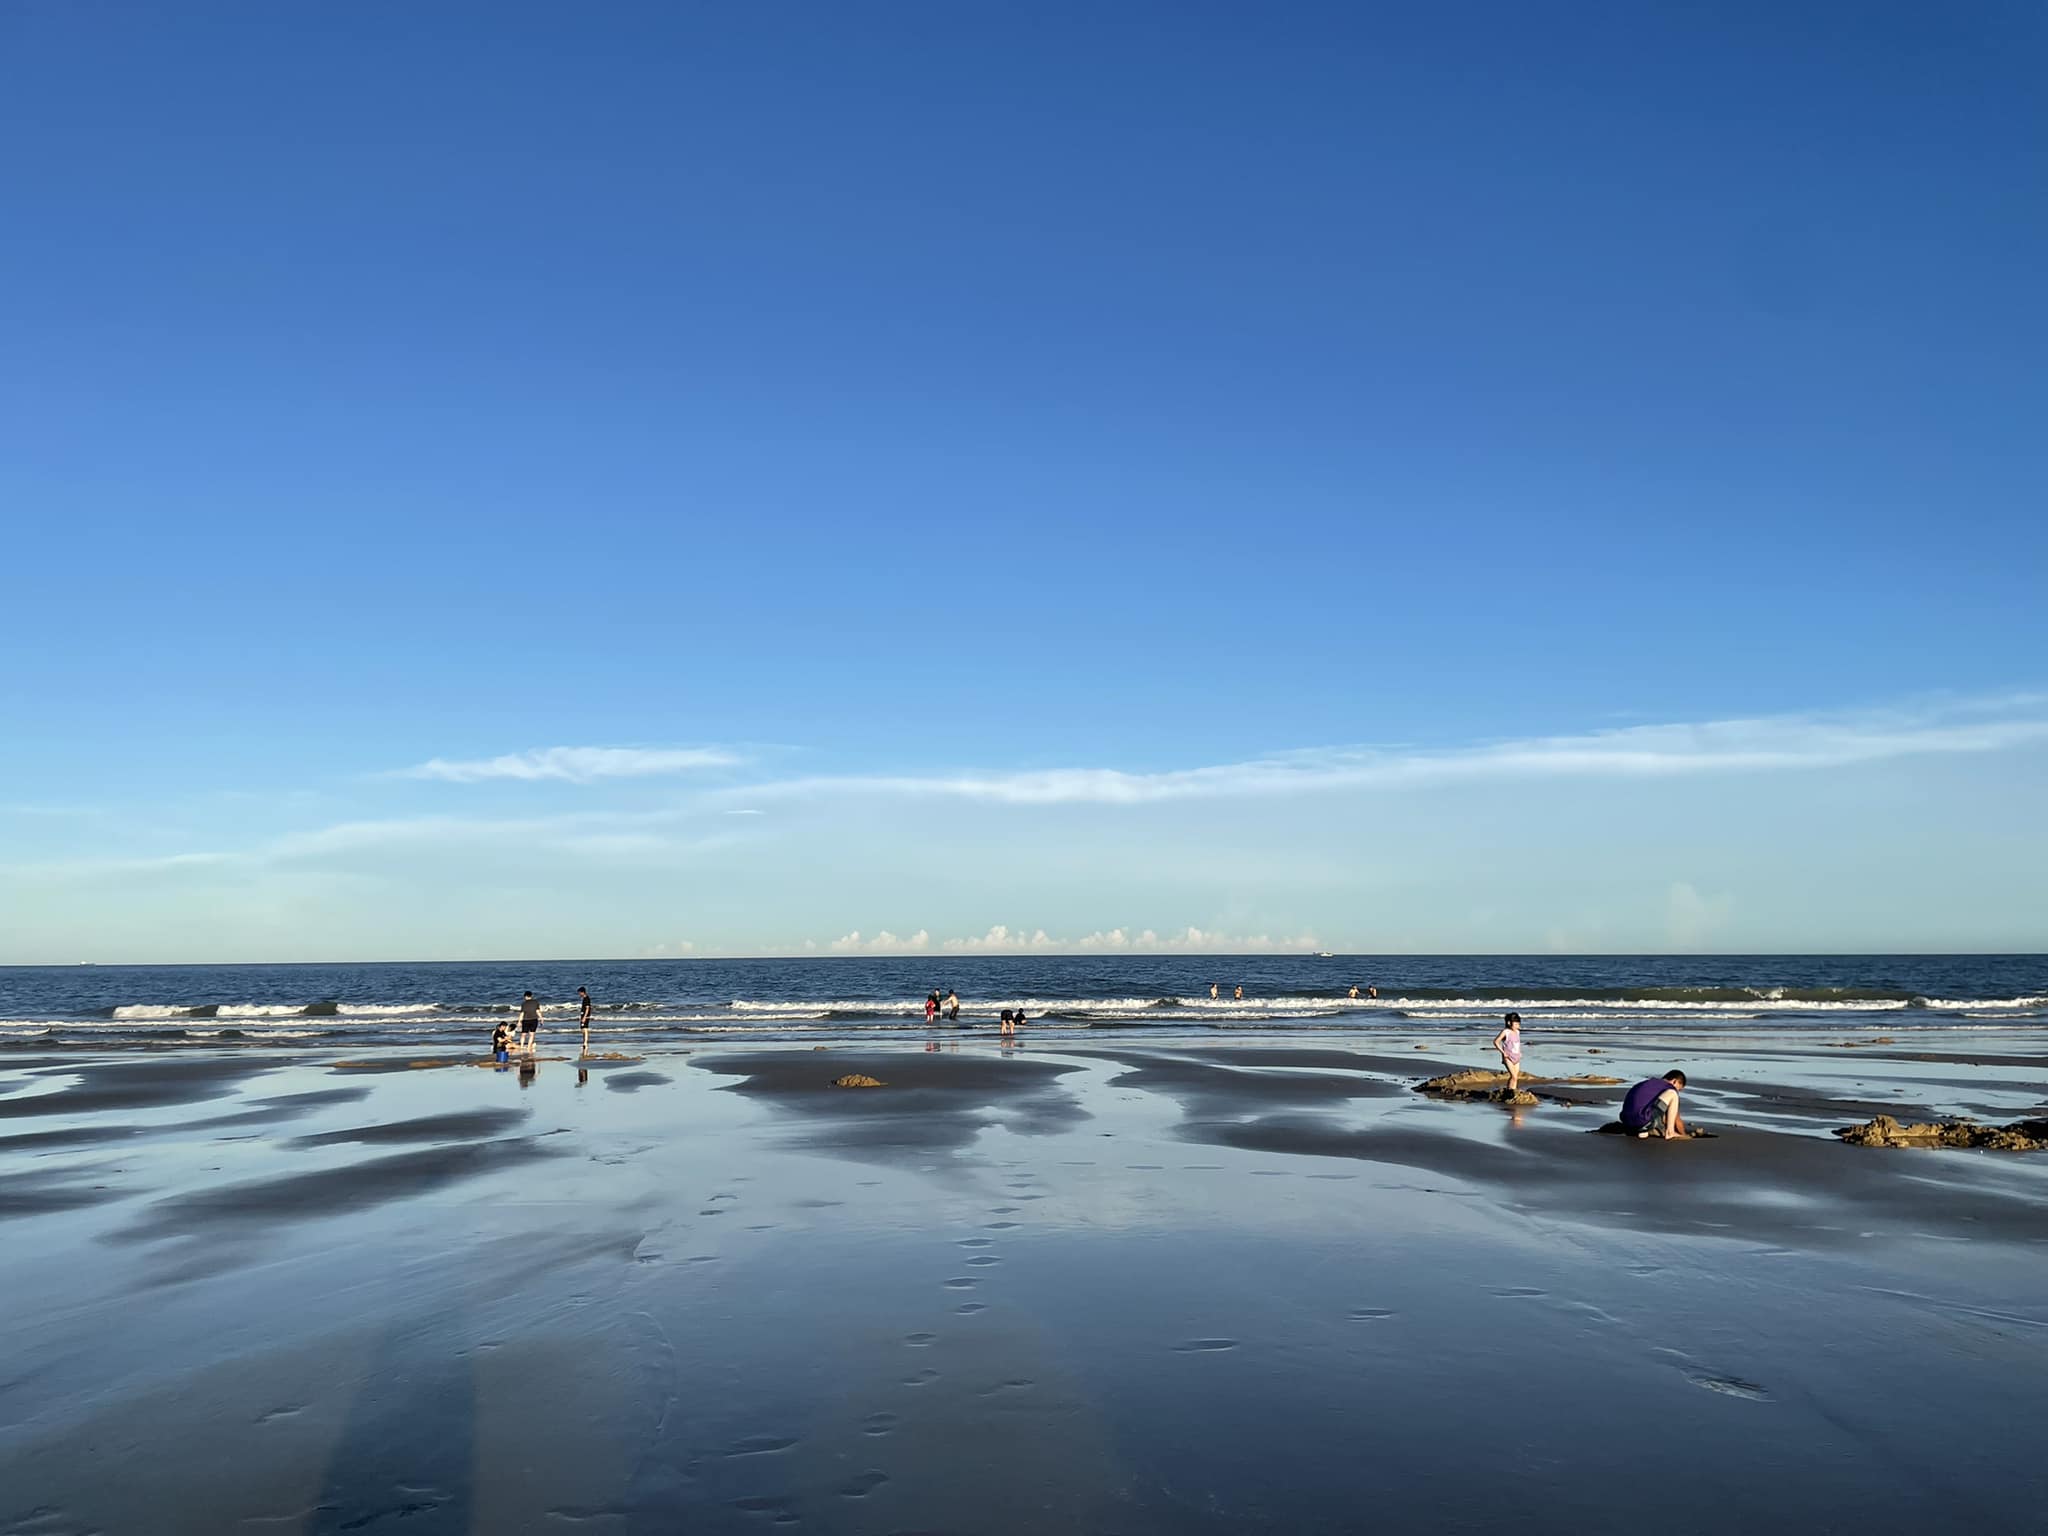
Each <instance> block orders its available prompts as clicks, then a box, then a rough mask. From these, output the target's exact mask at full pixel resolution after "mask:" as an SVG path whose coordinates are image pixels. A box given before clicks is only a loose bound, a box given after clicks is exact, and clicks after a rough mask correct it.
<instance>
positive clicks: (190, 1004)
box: [0, 954, 2048, 1052]
mask: <svg viewBox="0 0 2048 1536" xmlns="http://www.w3.org/2000/svg"><path fill="white" fill-rule="evenodd" d="M579 986H583V987H588V988H589V989H590V993H591V996H592V998H593V999H594V1000H595V1003H596V1014H595V1020H594V1026H593V1030H592V1041H591V1044H592V1047H593V1048H594V1049H595V1048H599V1047H600V1042H602V1047H603V1048H606V1049H619V1048H638V1049H646V1048H651V1047H659V1046H660V1045H662V1044H664V1043H679V1042H685V1041H689V1040H691V1039H700V1038H706V1037H741V1038H757V1039H762V1040H777V1039H805V1038H809V1039H817V1038H820V1037H822V1036H827V1035H834V1036H846V1035H857V1036H859V1037H861V1038H878V1039H880V1038H906V1039H909V1038H927V1037H928V1031H927V1028H926V1025H925V1017H924V999H925V997H926V995H927V994H929V993H932V992H937V993H939V994H940V995H941V996H943V995H944V994H945V993H947V992H948V991H957V992H958V994H959V997H960V1017H959V1021H958V1023H957V1025H948V1024H945V1023H944V1021H942V1024H941V1027H945V1028H957V1029H991V1028H993V1027H994V1026H995V1024H996V1022H997V1018H998V1015H999V1014H1000V1013H1001V1012H1002V1011H1003V1010H1006V1009H1009V1010H1022V1011H1023V1013H1024V1014H1025V1015H1026V1016H1027V1018H1028V1019H1029V1020H1030V1026H1031V1028H1032V1029H1034V1030H1035V1031H1038V1032H1041V1033H1043V1032H1071V1033H1078V1032H1081V1031H1088V1030H1115V1031H1118V1032H1120V1033H1126V1034H1131V1033H1135V1034H1138V1035H1141V1036H1142V1035H1144V1034H1146V1033H1148V1032H1150V1033H1152V1034H1154V1035H1160V1036H1164V1035H1167V1034H1177V1035H1186V1034H1189V1033H1191V1032H1215V1033H1231V1032H1238V1033H1247V1034H1251V1033H1256V1034H1271V1033H1276V1032H1287V1031H1302V1030H1307V1031H1317V1032H1323V1033H1331V1032H1336V1033H1344V1034H1357V1035H1359V1036H1369V1035H1370V1034H1371V1033H1372V1032H1373V1031H1374V1030H1394V1029H1398V1030H1400V1031H1403V1032H1406V1033H1410V1034H1412V1033H1414V1032H1415V1031H1417V1030H1428V1029H1437V1028H1441V1029H1445V1030H1470V1029H1471V1028H1473V1027H1474V1026H1475V1025H1478V1024H1483V1023H1486V1022H1488V1021H1492V1020H1497V1019H1498V1018H1499V1017H1500V1016H1501V1015H1502V1014H1503V1013H1505V1012H1507V1011H1509V1010H1514V1011H1517V1012H1519V1013H1521V1014H1522V1015H1523V1016H1524V1018H1525V1019H1526V1021H1527V1024H1528V1027H1529V1028H1530V1029H1532V1030H1541V1031H1553V1032H1563V1031H1573V1030H1603V1031H1605V1030H1613V1029H1617V1028H1621V1029H1626V1028H1632V1027H1648V1028H1654V1029H1657V1030H1669V1029H1671V1028H1673V1027H1674V1026H1677V1027H1683V1028H1686V1029H1721V1028H1728V1027H1730V1026H1744V1027H1747V1028H1748V1029H1750V1030H1762V1031H1766V1032H1777V1031H1787V1032H1790V1031H1801V1030H1813V1029H1833V1030H1842V1029H1856V1028H1861V1027H1864V1026H1869V1025H1881V1026H1882V1027H1883V1028H1884V1029H1885V1030H1886V1031H1888V1032H1890V1031H1898V1030H1905V1029H1911V1030H1930V1031H1932V1030H1950V1031H1961V1030H1993V1029H1997V1030H2008V1031H2020V1032H2025V1031H2027V1030H2029V1029H2031V1028H2040V1027H2043V1026H2048V955H1715V956H1682V957H1681V956H1669V955H1599V956H1590V955H1581V956H1558V955H1540V956H1539V955H1463V956H1455V955H1435V956H1414V955H1302V954H1290V955H1249V956H1224V955H1202V956H1171V955H1168V956H1153V955H1146V956H1139V955H1130V956H1123V955H1119V956H1085V955H1084V956H943V955H931V956H911V957H890V958H879V957H877V958H867V957H861V958H855V957H841V956H832V957H819V958H801V959H760V960H712V959H704V960H695V959H692V960H533V961H481V962H469V961H464V962H444V963H433V964H413V963H404V962H384V963H375V964H350V965H324V964H303V965H76V966H5V967H0V1052H4V1051H7V1050H24V1049H40V1048H48V1047H52V1046H63V1047H71V1048H83V1049H102V1050H126V1049H133V1050H145V1049H173V1048H204V1047H216V1048H217V1047H237V1048H254V1049H262V1048H274V1049H308V1048H325V1047H330V1046H339V1047H344V1048H348V1049H357V1048H365V1047H381V1046H389V1047H414V1048H438V1047H449V1046H457V1047H467V1046H476V1045H480V1044H482V1043H483V1041H484V1040H485V1039H487V1038H488V1036H489V1034H490V1031H491V1029H492V1027H493V1026H494V1025H495V1024H496V1023H498V1022H499V1021H500V1020H503V1019H506V1018H509V1017H512V1016H514V1015H515V1014H516V1012H517V1010H518V1006H519V1002H520V999H521V996H522V994H524V993H525V992H527V991H529V990H530V991H532V992H533V993H534V995H535V997H536V998H537V999H538V1000H539V1002H540V1003H541V1005H542V1008H543V1011H544V1024H543V1030H544V1034H543V1038H544V1039H545V1031H546V1030H547V1029H563V1028H568V1027H570V1026H571V1025H572V1024H573V1022H574V1019H575V1016H576V989H577V988H578V987H579ZM1353 987H1357V988H1358V989H1359V994H1360V995H1359V996H1358V997H1356V998H1353V997H1352V996H1351V995H1350V992H1351V989H1352V988H1353ZM1212 988H1213V990H1214V995H1213V996H1212V995H1211V993H1212ZM1240 988H1242V990H1243V996H1242V997H1239V996H1238V995H1237V994H1238V989H1240ZM1374 993H1376V994H1377V995H1372V994H1374Z"/></svg>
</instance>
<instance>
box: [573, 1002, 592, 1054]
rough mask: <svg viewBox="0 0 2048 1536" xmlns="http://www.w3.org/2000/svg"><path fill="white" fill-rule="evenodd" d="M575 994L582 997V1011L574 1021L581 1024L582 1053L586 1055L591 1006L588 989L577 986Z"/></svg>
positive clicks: (587, 1051) (588, 1049)
mask: <svg viewBox="0 0 2048 1536" xmlns="http://www.w3.org/2000/svg"><path fill="white" fill-rule="evenodd" d="M576 995H577V996H578V997H580V998H581V999H583V1011H582V1013H581V1014H580V1015H579V1016H578V1017H577V1020H576V1022H577V1023H578V1024H580V1025H582V1026H583V1054H584V1055H586V1056H588V1055H589V1054H590V1010H591V1007H592V1004H591V1001H590V989H589V988H588V987H578V988H577V989H576Z"/></svg>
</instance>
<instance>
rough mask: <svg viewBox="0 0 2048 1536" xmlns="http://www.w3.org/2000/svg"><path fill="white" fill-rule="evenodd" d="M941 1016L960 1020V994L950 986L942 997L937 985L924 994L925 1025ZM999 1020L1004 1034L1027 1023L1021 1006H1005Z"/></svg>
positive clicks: (936, 1021) (969, 1026)
mask: <svg viewBox="0 0 2048 1536" xmlns="http://www.w3.org/2000/svg"><path fill="white" fill-rule="evenodd" d="M941 1018H943V1019H944V1020H945V1021H946V1022H947V1023H948V1024H958V1023H959V1022H960V994H959V993H958V992H955V991H954V990H953V989H952V988H951V987H948V988H947V989H946V992H945V995H944V996H943V997H941V996H940V995H939V989H938V988H937V987H934V988H932V990H931V991H929V992H927V993H926V994H925V999H924V1022H925V1024H926V1026H927V1027H929V1026H931V1025H934V1024H936V1023H938V1022H939V1020H940V1019H941ZM1000 1022H1001V1027H1002V1032H1003V1033H1004V1034H1006V1035H1014V1034H1015V1033H1017V1026H1018V1025H1019V1024H1023V1023H1027V1022H1028V1020H1026V1018H1025V1017H1024V1010H1023V1009H1022V1008H1005V1009H1004V1010H1003V1013H1002V1019H1001V1021H1000ZM965 1027H966V1028H968V1029H972V1028H974V1026H973V1025H972V1024H969V1025H967V1026H965Z"/></svg>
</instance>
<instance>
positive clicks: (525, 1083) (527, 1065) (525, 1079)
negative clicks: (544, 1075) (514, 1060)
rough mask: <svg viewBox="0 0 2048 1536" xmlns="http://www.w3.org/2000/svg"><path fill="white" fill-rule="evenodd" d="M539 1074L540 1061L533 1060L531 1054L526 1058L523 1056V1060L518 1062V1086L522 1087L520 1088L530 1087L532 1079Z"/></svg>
mask: <svg viewBox="0 0 2048 1536" xmlns="http://www.w3.org/2000/svg"><path fill="white" fill-rule="evenodd" d="M539 1076H540V1063H539V1062H537V1061H535V1060H534V1059H533V1058H532V1057H531V1056H528V1057H526V1058H525V1059H524V1060H522V1061H521V1062H520V1063H519V1086H520V1087H522V1088H531V1087H532V1086H533V1080H534V1079H535V1078H536V1077H539Z"/></svg>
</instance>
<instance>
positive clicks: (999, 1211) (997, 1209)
mask: <svg viewBox="0 0 2048 1536" xmlns="http://www.w3.org/2000/svg"><path fill="white" fill-rule="evenodd" d="M1016 1210H1017V1207H1015V1206H1014V1205H992V1206H990V1207H989V1208H988V1213H989V1215H991V1216H1009V1215H1014V1214H1015V1212H1016Z"/></svg>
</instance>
